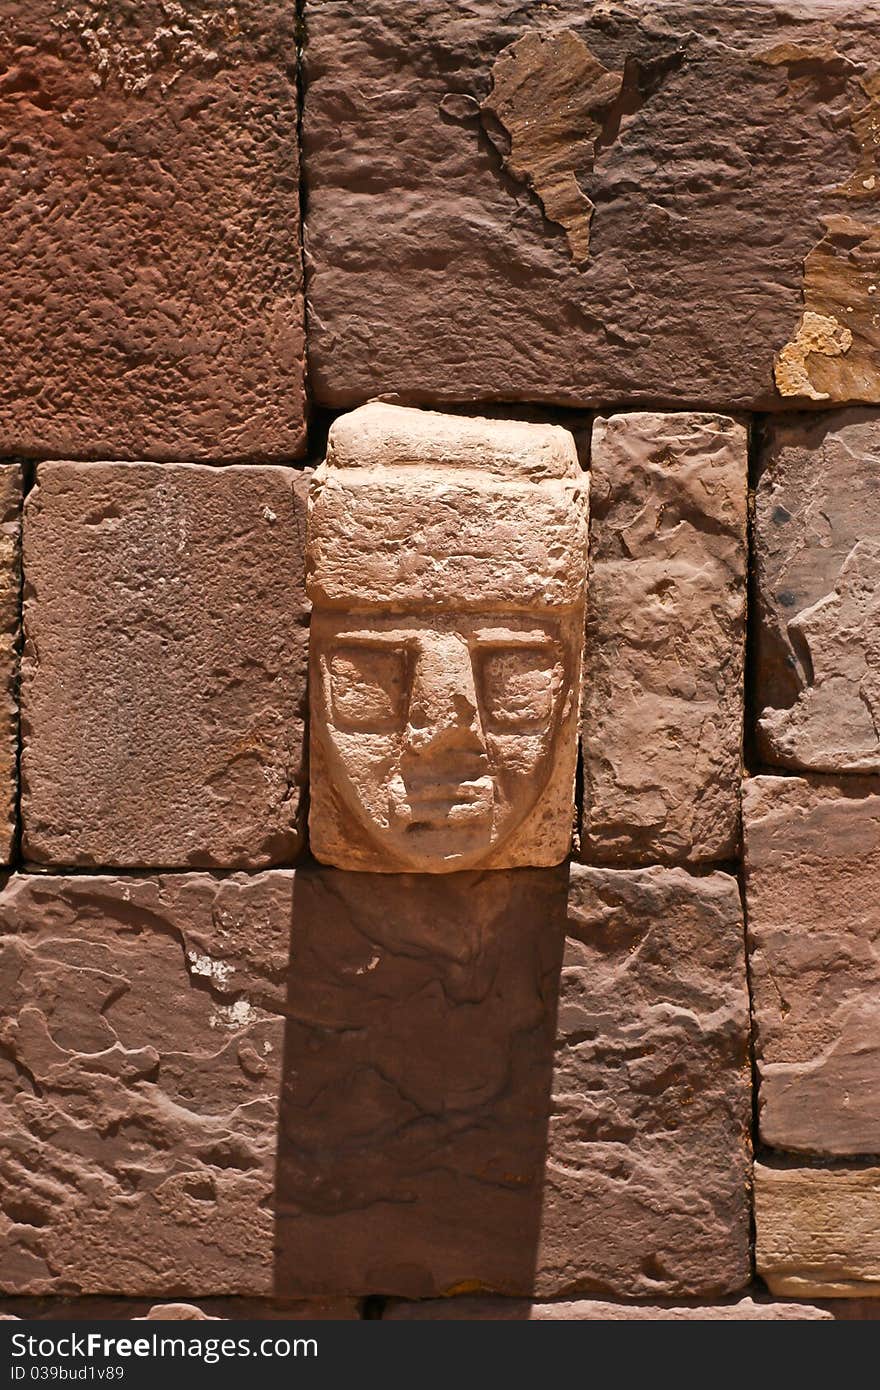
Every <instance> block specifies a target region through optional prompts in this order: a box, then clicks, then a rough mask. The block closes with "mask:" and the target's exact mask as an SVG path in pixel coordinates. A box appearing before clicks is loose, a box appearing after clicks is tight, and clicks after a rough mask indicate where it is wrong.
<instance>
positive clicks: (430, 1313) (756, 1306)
mask: <svg viewBox="0 0 880 1390" xmlns="http://www.w3.org/2000/svg"><path fill="white" fill-rule="evenodd" d="M383 1316H384V1317H385V1318H388V1319H390V1321H392V1322H438V1321H458V1320H461V1321H465V1322H830V1321H833V1316H834V1315H833V1314H832V1313H829V1312H828V1311H827V1310H826V1309H823V1308H815V1307H812V1306H811V1305H810V1304H809V1303H771V1302H763V1303H761V1302H756V1301H755V1300H754V1299H752V1298H740V1299H737V1300H736V1301H735V1302H729V1303H714V1304H706V1305H703V1306H702V1307H700V1306H696V1305H694V1306H691V1305H682V1306H679V1307H673V1306H667V1305H660V1304H644V1303H602V1302H599V1301H597V1300H593V1299H577V1300H576V1301H575V1302H572V1303H530V1302H528V1301H526V1300H525V1299H519V1298H508V1299H501V1298H444V1299H425V1301H424V1302H422V1303H392V1304H391V1305H390V1306H389V1307H388V1308H387V1309H386V1311H385V1313H384V1315H383Z"/></svg>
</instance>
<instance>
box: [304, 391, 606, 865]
mask: <svg viewBox="0 0 880 1390" xmlns="http://www.w3.org/2000/svg"><path fill="white" fill-rule="evenodd" d="M586 552H587V482H586V475H584V474H583V473H582V472H581V470H580V468H579V465H578V460H577V454H576V450H575V446H574V441H573V439H572V437H571V435H570V434H569V433H568V432H567V431H566V430H563V429H560V428H558V427H556V426H548V425H533V424H523V423H520V422H511V421H500V420H499V421H493V420H481V419H468V418H464V417H457V416H444V415H438V414H435V413H432V412H428V411H419V410H409V409H404V408H401V407H398V406H390V405H383V404H379V403H373V404H370V405H366V406H362V407H361V408H360V409H358V410H356V411H353V412H352V413H351V414H349V415H346V416H343V417H341V418H340V419H339V420H337V421H336V422H335V424H334V425H333V427H332V429H331V431H330V438H329V443H328V450H327V458H326V461H325V463H324V464H323V465H322V466H321V467H320V468H319V469H318V471H317V472H316V474H315V477H314V481H313V485H312V492H311V497H310V503H309V540H308V555H307V582H308V591H309V596H310V598H311V600H312V603H313V605H314V614H313V619H312V631H311V657H310V691H311V695H310V700H311V751H310V760H311V794H312V800H311V812H310V832H311V846H312V851H313V853H314V854H315V856H316V858H318V859H319V860H321V861H322V862H323V863H327V864H334V865H336V866H337V867H339V868H344V869H367V870H372V871H375V872H387V873H391V872H397V871H400V870H405V869H410V870H418V871H420V872H423V873H448V872H451V871H452V870H456V869H465V868H476V867H480V868H517V867H522V866H527V865H536V866H542V865H551V864H557V863H559V862H560V861H561V860H562V859H564V858H565V856H566V854H567V853H568V849H569V843H570V836H571V821H572V814H573V805H574V773H575V764H576V740H577V719H578V701H579V698H580V686H581V653H582V645H583V623H584V598H585V583H586Z"/></svg>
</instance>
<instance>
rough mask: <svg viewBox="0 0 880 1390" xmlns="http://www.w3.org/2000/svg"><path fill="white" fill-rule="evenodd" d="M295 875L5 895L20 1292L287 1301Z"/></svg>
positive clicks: (12, 1259)
mask: <svg viewBox="0 0 880 1390" xmlns="http://www.w3.org/2000/svg"><path fill="white" fill-rule="evenodd" d="M292 895H293V874H292V873H290V872H285V871H276V872H273V873H268V874H263V875H258V876H255V877H247V876H240V877H239V876H232V877H228V878H216V877H212V876H211V875H209V874H177V875H168V876H164V877H157V878H136V877H123V878H113V877H108V876H105V877H100V876H94V877H92V876H80V877H72V878H65V877H55V876H45V877H43V876H18V875H16V876H13V877H12V878H11V879H10V880H9V882H8V883H7V885H6V886H5V888H4V889H3V890H2V893H0V957H2V959H0V981H2V986H0V989H2V995H3V1006H2V1024H0V1107H2V1124H0V1242H2V1247H3V1251H4V1254H3V1260H2V1262H0V1292H3V1293H6V1294H12V1293H21V1294H32V1295H48V1294H105V1293H110V1294H129V1295H132V1296H138V1297H142V1298H150V1299H151V1301H155V1300H156V1299H158V1298H162V1299H166V1300H167V1299H171V1298H174V1297H178V1298H192V1297H200V1296H204V1295H208V1294H247V1295H251V1296H257V1295H271V1294H273V1293H274V1292H275V1291H276V1290H275V1278H274V1258H273V1242H274V1217H273V1180H274V1172H275V1157H276V1153H275V1150H276V1144H275V1139H276V1128H277V1102H278V1093H279V1082H280V1071H281V1057H282V1052H283V1046H284V1024H283V1011H284V998H285V985H284V981H285V973H286V970H287V965H288V961H289V953H290V939H291V920H292Z"/></svg>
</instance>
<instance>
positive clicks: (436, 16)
mask: <svg viewBox="0 0 880 1390" xmlns="http://www.w3.org/2000/svg"><path fill="white" fill-rule="evenodd" d="M305 19H306V30H307V37H306V45H305V54H306V79H307V81H306V96H305V112H304V147H303V148H304V159H305V165H306V172H307V177H308V186H309V216H308V224H307V228H306V244H307V251H308V255H309V261H310V267H311V274H310V277H309V281H310V283H309V295H310V316H309V323H310V334H309V336H310V344H309V349H310V380H311V382H312V385H313V387H314V390H315V393H316V396H317V398H318V400H319V401H320V402H321V403H322V404H324V405H328V406H342V407H347V406H351V405H353V404H357V403H358V402H359V401H361V400H364V399H367V398H369V397H370V396H374V395H378V394H380V393H392V392H393V393H396V394H397V397H398V398H399V399H401V400H405V399H410V400H417V401H419V402H420V403H422V404H436V403H441V402H450V401H467V400H493V399H494V400H507V401H512V400H536V401H537V400H540V401H546V402H554V403H557V404H568V405H575V406H592V405H597V406H600V407H601V406H602V405H605V404H607V403H608V402H609V401H614V400H619V401H629V402H632V403H638V402H640V401H641V402H651V403H668V404H676V403H680V404H685V405H688V406H692V405H703V406H705V407H707V408H710V409H712V408H717V406H718V404H719V403H724V405H725V406H728V407H731V408H733V407H740V408H759V409H779V408H780V407H785V406H786V405H792V404H798V403H803V402H811V401H813V400H828V401H838V402H848V401H877V400H880V370H878V361H880V355H878V347H880V339H878V329H877V321H876V296H875V291H876V283H877V264H878V259H877V258H878V254H880V231H878V227H880V219H878V215H877V213H878V199H880V168H878V151H877V142H876V134H875V131H876V120H877V110H878V100H880V96H878V79H877V75H876V74H877V69H878V65H880V10H878V7H877V5H876V3H874V0H871V2H870V3H868V4H864V5H859V6H855V5H849V4H846V5H844V4H834V5H832V6H831V7H829V6H828V5H827V4H824V3H819V2H818V0H817V3H815V4H808V5H802V6H800V7H799V8H798V11H797V13H796V14H795V13H789V12H788V11H783V10H782V9H781V8H780V6H779V5H778V4H777V3H775V0H740V3H737V4H736V5H730V4H728V3H726V2H725V0H710V2H709V3H708V4H707V3H705V2H701V3H696V0H671V2H670V0H667V2H666V3H664V4H663V5H661V6H658V5H656V4H654V3H650V0H636V3H634V4H631V5H627V6H626V7H624V8H620V7H612V8H609V7H608V6H606V5H590V6H585V5H584V4H583V3H582V2H581V0H561V3H558V4H554V5H552V6H531V7H523V6H511V5H508V4H503V3H501V0H486V3H481V4H480V5H478V6H471V7H468V8H467V9H466V10H464V11H463V10H462V8H461V7H460V6H454V5H453V6H450V5H449V4H447V3H445V0H414V3H409V4H405V5H402V4H400V3H399V0H307V3H306V6H305Z"/></svg>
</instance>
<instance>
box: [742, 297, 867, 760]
mask: <svg viewBox="0 0 880 1390" xmlns="http://www.w3.org/2000/svg"><path fill="white" fill-rule="evenodd" d="M878 286H880V278H878ZM878 296H880V288H878ZM761 468H762V472H761V477H760V481H759V484H758V488H757V493H756V507H755V539H756V545H755V550H756V561H757V576H758V586H757V588H758V643H757V688H758V706H759V709H761V710H762V713H761V715H760V717H759V720H758V741H759V749H760V753H761V756H762V758H763V759H764V761H766V762H768V763H775V764H780V765H782V766H787V767H794V768H806V769H813V770H816V771H820V772H880V637H878V628H880V414H878V413H877V412H876V411H867V410H849V411H835V412H833V413H831V414H828V415H823V416H821V417H806V416H800V417H794V418H792V419H790V420H788V419H786V420H777V421H774V422H773V423H772V424H770V425H769V426H768V427H767V430H766V433H765V437H764V442H763V448H762V457H761Z"/></svg>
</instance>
